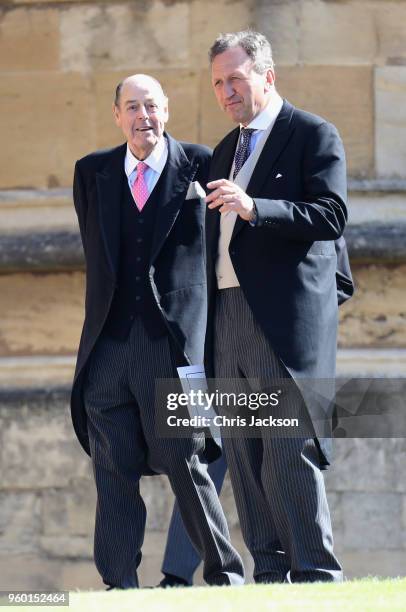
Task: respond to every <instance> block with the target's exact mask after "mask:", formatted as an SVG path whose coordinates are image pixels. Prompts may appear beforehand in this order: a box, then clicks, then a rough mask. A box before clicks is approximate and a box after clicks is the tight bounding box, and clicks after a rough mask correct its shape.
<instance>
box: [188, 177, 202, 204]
mask: <svg viewBox="0 0 406 612" xmlns="http://www.w3.org/2000/svg"><path fill="white" fill-rule="evenodd" d="M205 197H206V192H205V190H204V189H203V187H202V186H201V184H200V183H199V181H192V182H191V183H190V185H189V189H188V190H187V194H186V199H187V200H193V199H194V198H205Z"/></svg>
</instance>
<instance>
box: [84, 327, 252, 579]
mask: <svg viewBox="0 0 406 612" xmlns="http://www.w3.org/2000/svg"><path fill="white" fill-rule="evenodd" d="M173 377H174V370H173V365H172V359H171V354H170V348H169V343H168V339H167V337H166V336H164V337H161V338H158V339H155V340H151V339H150V338H149V337H148V335H147V333H146V331H145V329H144V326H143V324H142V322H141V320H140V319H136V320H135V322H134V325H133V327H132V329H131V332H130V334H129V337H128V338H127V340H126V341H123V342H121V341H117V340H113V339H111V338H109V337H108V336H107V335H102V336H101V337H100V339H99V340H98V342H97V345H96V347H95V349H94V353H93V355H92V358H91V362H90V367H89V372H88V377H87V381H86V385H85V390H84V400H85V406H86V412H87V417H88V431H89V439H90V448H91V457H92V463H93V470H94V477H95V481H96V487H97V509H96V525H95V539H94V557H95V563H96V566H97V569H98V571H99V572H100V574H101V576H102V578H103V580H104V582H105V583H106V584H109V585H113V586H117V587H122V588H130V587H137V586H138V579H137V567H138V565H139V563H140V561H141V547H142V543H143V539H144V531H145V519H146V510H145V505H144V502H143V500H142V497H141V495H140V488H139V481H140V477H141V475H142V473H145V469H146V467H149V468H152V469H153V470H154V471H156V472H159V473H165V474H167V475H168V478H169V481H170V484H171V487H172V489H173V491H174V493H175V496H176V498H177V501H178V504H179V509H180V513H181V516H182V519H183V521H184V524H185V527H186V529H187V532H188V535H189V537H190V539H191V541H192V542H193V545H194V546H195V548H196V550H198V551H199V554H200V555H201V556H202V558H203V559H204V570H203V574H204V579H205V580H206V582H207V583H209V584H241V583H242V582H243V567H242V562H241V558H240V557H239V555H238V553H237V552H236V551H235V550H234V549H233V547H232V546H231V544H230V541H229V532H228V527H227V523H226V520H225V517H224V513H223V511H222V508H221V506H220V502H219V500H218V497H217V493H216V490H215V487H214V485H213V482H212V480H211V479H210V477H209V476H208V474H207V465H205V464H204V463H202V462H201V461H200V458H199V455H200V453H201V452H202V451H203V449H204V438H203V437H202V435H201V434H197V435H196V437H193V438H181V439H178V438H172V439H163V438H158V437H157V435H156V433H155V379H157V378H173ZM162 409H163V410H165V406H162Z"/></svg>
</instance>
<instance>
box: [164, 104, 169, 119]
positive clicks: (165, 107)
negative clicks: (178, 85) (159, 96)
mask: <svg viewBox="0 0 406 612" xmlns="http://www.w3.org/2000/svg"><path fill="white" fill-rule="evenodd" d="M163 110H164V117H165V119H164V123H167V121H168V119H169V107H168V98H166V101H165V106H164V109H163Z"/></svg>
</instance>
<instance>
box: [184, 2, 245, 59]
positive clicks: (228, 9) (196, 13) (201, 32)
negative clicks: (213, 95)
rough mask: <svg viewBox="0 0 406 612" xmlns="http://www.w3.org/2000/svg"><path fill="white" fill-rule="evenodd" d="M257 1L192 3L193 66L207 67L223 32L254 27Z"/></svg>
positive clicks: (191, 54)
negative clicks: (211, 49)
mask: <svg viewBox="0 0 406 612" xmlns="http://www.w3.org/2000/svg"><path fill="white" fill-rule="evenodd" d="M255 5H256V2H255V0H245V1H244V0H223V1H222V2H217V1H216V0H206V1H205V2H200V1H198V2H190V11H191V13H190V60H191V62H192V64H191V65H193V66H197V67H200V68H206V69H207V67H208V64H209V60H208V51H209V48H210V47H211V45H212V44H213V42H214V40H215V39H216V38H217V36H218V35H219V34H220V32H236V31H238V30H245V29H247V28H248V27H252V26H253V25H254V24H255V21H256V19H255Z"/></svg>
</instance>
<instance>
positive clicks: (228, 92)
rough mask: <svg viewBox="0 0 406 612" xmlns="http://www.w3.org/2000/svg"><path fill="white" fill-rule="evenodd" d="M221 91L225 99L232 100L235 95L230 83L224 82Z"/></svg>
mask: <svg viewBox="0 0 406 612" xmlns="http://www.w3.org/2000/svg"><path fill="white" fill-rule="evenodd" d="M223 91H224V97H225V98H232V97H233V95H234V94H235V89H234V87H233V86H232V84H231V83H227V82H225V83H224V90H223Z"/></svg>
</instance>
